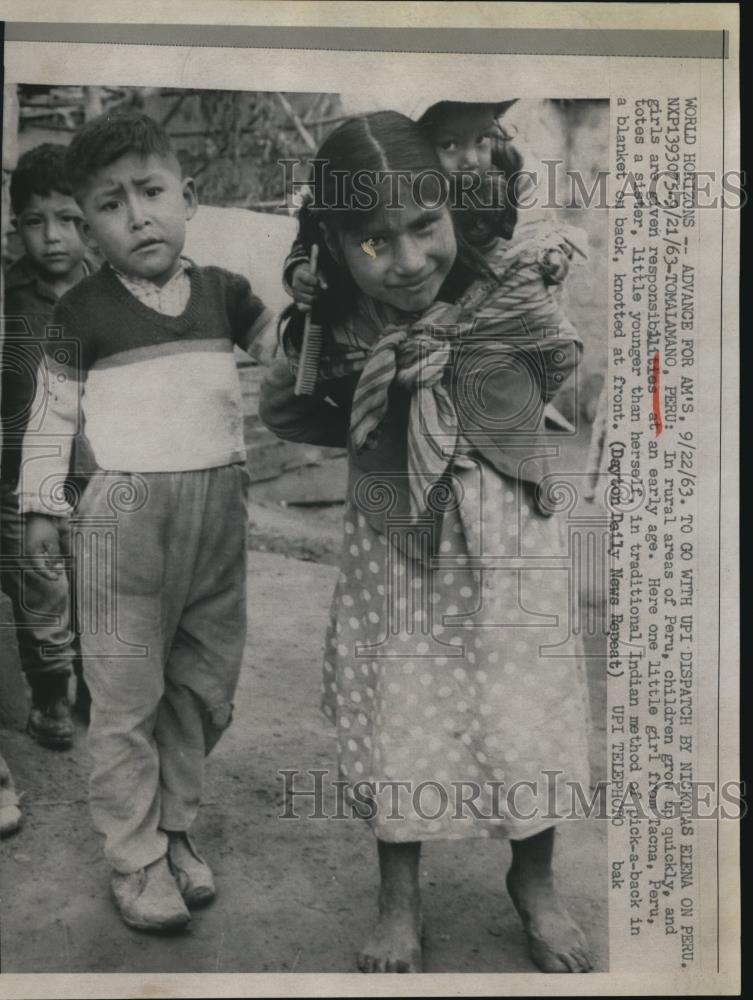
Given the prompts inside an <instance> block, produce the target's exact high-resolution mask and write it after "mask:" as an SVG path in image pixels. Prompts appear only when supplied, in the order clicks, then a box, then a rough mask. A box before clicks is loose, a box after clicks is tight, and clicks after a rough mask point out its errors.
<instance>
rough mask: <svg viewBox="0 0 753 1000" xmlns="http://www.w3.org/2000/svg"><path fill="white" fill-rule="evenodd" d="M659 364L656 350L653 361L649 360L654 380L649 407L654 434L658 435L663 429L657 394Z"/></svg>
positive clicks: (659, 400) (659, 360)
mask: <svg viewBox="0 0 753 1000" xmlns="http://www.w3.org/2000/svg"><path fill="white" fill-rule="evenodd" d="M660 364H661V359H660V357H659V352H658V351H657V352H656V354H655V355H654V358H653V361H652V362H651V375H652V376H653V380H654V388H653V390H652V392H651V407H652V409H653V412H654V426H655V427H656V436H657V437H659V435H660V434H661V432H662V431H663V430H664V424H663V423H662V419H661V397H660V395H659V391H660V386H659V366H660Z"/></svg>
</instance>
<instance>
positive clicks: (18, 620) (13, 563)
mask: <svg viewBox="0 0 753 1000" xmlns="http://www.w3.org/2000/svg"><path fill="white" fill-rule="evenodd" d="M0 505H1V506H0V533H1V534H0V567H2V569H1V572H0V582H1V583H2V589H3V590H4V591H5V593H6V594H7V595H8V597H10V599H11V603H12V605H13V618H14V621H15V626H16V638H17V640H18V652H19V656H20V658H21V666H22V667H23V670H24V673H25V674H26V679H27V680H28V682H29V685H30V687H31V689H32V692H33V693H34V696H35V700H37V698H40V699H42V700H43V699H44V695H45V691H46V688H47V687H50V682H54V684H55V687H54V688H53V687H51V690H56V689H57V688H59V686H60V683H61V682H62V681H64V680H65V678H67V677H69V676H70V673H71V667H72V665H73V663H74V660H75V658H76V655H77V640H76V635H75V633H74V632H73V630H72V628H71V613H70V607H71V602H70V597H71V592H70V591H71V588H70V577H69V574H68V573H67V572H66V573H61V574H60V575H59V576H58V577H57V579H55V580H46V579H45V578H44V577H43V576H41V575H40V574H39V573H36V572H34V571H33V570H32V569H31V567H30V564H29V565H26V564H25V563H26V560H25V559H24V517H23V515H22V514H21V513H19V509H18V495H17V494H16V492H15V489H14V488H12V487H10V486H8V485H5V486H3V487H2V488H0ZM58 527H59V538H60V551H61V553H62V555H63V557H64V558H65V557H67V556H68V554H69V553H68V546H69V538H70V534H69V532H70V528H69V523H68V518H59V521H58Z"/></svg>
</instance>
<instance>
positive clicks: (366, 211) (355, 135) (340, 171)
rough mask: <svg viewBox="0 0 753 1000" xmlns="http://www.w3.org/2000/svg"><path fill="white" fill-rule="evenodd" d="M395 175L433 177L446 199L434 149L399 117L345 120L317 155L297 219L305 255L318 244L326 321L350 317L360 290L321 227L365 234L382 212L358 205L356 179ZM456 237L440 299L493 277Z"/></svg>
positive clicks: (374, 203)
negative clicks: (308, 200) (333, 252)
mask: <svg viewBox="0 0 753 1000" xmlns="http://www.w3.org/2000/svg"><path fill="white" fill-rule="evenodd" d="M393 171H395V172H398V171H399V172H405V173H408V174H409V175H410V177H411V179H412V181H413V183H416V181H417V180H419V179H420V178H421V176H422V175H425V174H431V175H432V178H433V179H435V180H436V182H437V183H439V185H440V187H442V188H443V189H444V191H443V193H444V195H445V196H446V195H447V187H446V180H445V178H444V175H443V174H442V171H441V166H440V164H439V160H438V159H437V155H436V153H435V151H434V148H433V146H432V145H431V144H430V143H429V142H428V141H427V139H426V136H425V135H424V134H423V132H422V131H421V129H419V128H418V127H417V126H416V123H415V122H414V121H412V120H411V119H410V118H408V117H406V116H405V115H402V114H399V113H398V112H397V111H377V112H374V113H372V114H368V115H361V116H359V117H355V118H349V119H347V120H346V121H345V122H343V123H342V124H341V125H340V126H338V127H337V128H336V129H335V130H334V131H333V132H331V133H330V135H329V136H328V137H327V138H326V139H325V140H324V142H323V143H322V145H321V147H320V148H319V150H318V152H317V155H316V158H315V161H314V169H313V173H312V188H313V190H312V196H313V197H312V201H311V203H310V204H304V206H303V207H302V208H301V210H300V212H299V215H298V242H299V243H300V244H301V245H302V248H303V249H304V250H305V252H306V253H310V251H311V247H312V246H313V245H314V243H316V244H318V246H319V270H320V271H321V272H322V274H323V275H324V277H325V278H326V280H327V285H328V291H326V292H323V293H322V296H321V300H320V301H321V310H322V314H323V315H324V316H326V317H327V319H328V320H333V319H335V320H336V319H337V318H339V317H342V316H344V315H347V313H348V312H349V311H350V309H351V307H352V304H353V299H354V296H355V294H356V292H357V288H356V285H355V282H354V281H353V279H352V278H351V276H350V273H349V272H347V271H346V269H345V268H343V267H342V265H340V264H339V263H338V262H337V261H336V260H335V259H334V258H333V257H332V255H331V253H330V252H329V249H328V248H327V245H326V242H325V240H324V230H323V226H326V227H327V228H328V229H329V230H330V231H334V232H351V233H352V232H358V231H359V230H363V231H365V229H366V225H367V222H368V220H369V219H370V218H373V216H374V215H375V214H377V213H378V212H379V211H381V208H382V206H381V205H380V204H379V199H372V201H371V203H370V204H365V203H364V200H363V197H362V196H363V192H362V190H361V198H360V199H359V187H358V181H357V179H356V178H358V176H359V175H360V176H363V175H364V174H366V173H373V174H374V175H376V176H379V175H384V173H385V172H393ZM441 194H442V192H440V195H441ZM349 205H350V206H353V207H347V206H349ZM359 205H360V207H359ZM335 206H346V207H335ZM456 236H457V242H458V254H457V258H456V261H455V264H454V265H453V268H452V269H451V271H450V274H449V275H448V277H447V279H446V280H445V284H444V286H443V288H442V290H441V291H440V295H441V297H442V298H445V297H447V296H452V297H455V296H456V295H457V294H459V293H460V291H461V290H462V289H463V288H465V287H466V286H467V285H468V284H469V283H470V281H472V280H473V279H474V278H475V277H478V276H480V275H485V276H486V275H488V274H489V270H488V267H487V266H486V264H485V262H484V260H483V258H482V257H481V255H480V254H479V253H477V252H476V251H475V250H474V249H473V248H472V247H471V246H469V244H468V243H467V241H465V240H464V238H463V236H462V233H461V232H459V231H458V229H457V227H456Z"/></svg>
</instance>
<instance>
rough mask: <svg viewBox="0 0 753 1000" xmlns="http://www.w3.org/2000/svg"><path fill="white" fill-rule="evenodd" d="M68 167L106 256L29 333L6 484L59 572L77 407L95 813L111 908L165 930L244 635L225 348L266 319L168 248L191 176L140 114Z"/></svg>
mask: <svg viewBox="0 0 753 1000" xmlns="http://www.w3.org/2000/svg"><path fill="white" fill-rule="evenodd" d="M66 171H67V176H68V179H69V181H70V184H71V188H72V190H73V193H74V196H75V197H76V200H77V201H78V203H79V205H80V206H81V209H82V211H83V215H84V223H83V232H84V236H85V238H86V239H87V241H88V242H89V243H90V245H91V246H92V247H94V246H96V247H97V248H98V249H99V251H100V252H101V254H102V255H103V257H104V258H105V264H104V266H103V267H102V269H101V270H100V271H99V272H98V273H97V274H95V275H92V276H91V277H89V278H86V279H85V280H84V281H82V282H81V283H80V284H79V285H78V286H77V287H76V288H74V289H72V290H71V291H70V292H69V293H67V294H66V295H65V296H63V298H62V299H61V300H60V303H59V304H58V306H57V308H56V310H55V319H54V321H55V325H56V326H58V327H60V328H62V334H63V339H62V340H58V341H57V342H56V340H55V339H53V338H50V339H49V340H48V343H47V345H46V348H47V350H46V365H45V369H46V370H44V371H43V372H41V373H40V385H42V386H46V394H47V398H46V411H45V417H44V421H43V425H42V428H41V430H40V431H38V432H37V433H34V434H31V433H29V434H27V437H26V440H25V443H24V455H23V468H22V480H21V484H20V486H19V493H20V497H21V507H22V510H23V511H24V512H25V514H26V542H27V552H28V553H29V554H30V556H31V557H32V558H33V559H34V560H35V563H36V568H37V569H38V571H39V572H42V573H56V572H60V571H61V569H62V567H61V562H62V560H61V557H60V552H59V545H58V532H57V530H56V520H57V519H58V518H59V517H60V516H64V515H65V514H66V513H67V512H68V508H67V505H66V502H65V499H64V498H63V497H62V495H61V494H60V492H59V490H58V489H57V486H58V484H59V482H60V481H61V480H62V479H63V478H64V476H65V473H66V472H67V463H68V452H69V448H70V442H71V440H72V438H73V436H74V435H75V432H76V427H77V423H78V414H79V403H81V408H82V410H83V414H84V416H85V421H86V428H87V435H88V438H89V441H90V443H91V446H92V449H93V452H94V457H95V459H96V462H97V465H98V466H99V469H100V471H99V472H97V473H96V474H95V475H94V476H93V478H92V479H91V481H90V483H89V485H88V486H87V489H86V491H85V493H84V495H83V497H82V498H81V500H80V503H79V507H78V511H77V516H76V518H75V523H76V525H77V528H76V530H77V531H78V535H79V545H78V551H79V552H84V553H85V554H87V558H86V560H84V559H81V565H80V566H79V569H80V572H81V577H80V580H81V584H80V586H81V587H82V589H83V591H84V597H83V600H82V622H81V633H82V634H81V647H82V657H83V662H84V673H85V677H86V680H87V682H88V684H89V687H90V689H91V696H92V710H91V724H90V732H89V749H90V752H91V754H92V757H93V770H92V775H91V783H90V805H91V811H92V817H93V820H94V824H95V826H96V827H97V828H98V830H99V831H100V832H101V833H103V834H104V836H105V855H106V857H107V859H108V861H109V862H110V864H111V865H112V868H113V876H112V889H113V893H114V896H115V900H116V903H117V905H118V907H119V910H120V913H121V916H122V917H123V919H124V921H125V922H126V923H127V924H129V925H130V926H132V927H135V928H138V929H141V930H164V929H172V928H180V927H185V926H186V925H187V924H188V922H189V920H190V915H189V911H188V907H190V906H194V905H198V904H201V903H205V902H208V901H209V900H211V899H212V898H213V897H214V894H215V885H214V879H213V876H212V872H211V869H210V868H209V865H208V864H207V863H206V861H204V859H203V858H202V857H201V855H200V854H199V852H198V851H197V849H196V847H195V845H194V843H193V841H192V840H191V839H190V838H189V835H188V831H189V829H190V827H191V824H192V822H193V820H194V819H195V817H196V815H197V812H198V808H199V803H200V799H201V791H202V779H203V771H204V759H205V755H206V754H207V753H208V752H209V751H210V750H211V748H212V747H213V746H214V744H215V743H216V742H217V740H218V739H219V738H220V735H221V733H222V731H223V729H225V728H226V726H227V725H228V724H229V722H230V717H231V712H232V701H233V695H234V691H235V687H236V682H237V679H238V674H239V670H240V665H241V658H242V653H243V646H244V641H245V632H246V597H245V588H246V494H247V483H248V477H247V472H246V468H245V448H244V441H243V415H242V405H241V393H240V386H239V381H238V375H237V371H236V365H235V359H234V356H233V349H234V345H238V346H240V347H241V348H243V349H245V350H247V351H248V352H249V353H251V354H252V355H255V356H257V355H258V345H259V343H260V342H261V340H260V334H261V333H262V331H263V330H264V329H265V328H266V327H267V325H268V323H269V322H270V321H271V319H272V315H271V313H270V312H269V310H268V309H266V307H265V306H264V304H263V303H262V302H261V300H260V299H259V298H257V297H256V296H255V295H254V294H253V293H252V291H251V287H250V285H249V283H248V282H247V281H246V279H245V278H242V277H240V276H238V275H235V274H231V273H229V272H227V271H224V270H222V269H220V268H216V267H197V266H195V265H194V264H193V263H192V262H191V261H189V260H187V259H185V258H184V257H182V256H181V254H182V250H183V245H184V241H185V233H186V223H187V221H188V220H190V219H191V218H192V216H193V215H194V213H195V211H196V208H197V198H196V190H195V186H194V182H193V180H191V179H190V178H184V177H182V176H181V170H180V166H179V164H178V161H177V159H176V157H175V155H174V153H173V151H172V149H171V146H170V141H169V139H168V137H167V135H166V134H165V133H164V131H163V130H162V128H161V127H160V126H159V125H157V123H156V122H154V121H153V120H152V119H150V118H149V117H147V116H146V115H143V114H138V113H126V114H121V115H103V116H102V117H100V118H98V119H95V120H94V121H92V122H89V123H88V124H86V125H85V126H84V127H83V128H82V129H81V130H80V131H79V132H78V133H77V135H76V136H75V137H74V139H73V141H72V143H71V145H70V147H69V149H68V153H67V156H66ZM108 532H109V535H108ZM74 549H75V546H74ZM98 559H99V563H98V564H97V571H96V572H93V571H91V567H92V566H94V564H95V563H96V562H97V560H98Z"/></svg>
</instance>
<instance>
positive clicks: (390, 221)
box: [335, 192, 457, 312]
mask: <svg viewBox="0 0 753 1000" xmlns="http://www.w3.org/2000/svg"><path fill="white" fill-rule="evenodd" d="M401 201H402V205H403V207H401V208H392V209H386V210H385V211H383V212H381V213H380V214H379V215H378V216H376V217H375V218H374V220H373V222H371V223H370V224H369V225H368V226H367V227H366V230H365V231H364V232H361V233H359V234H353V233H343V234H341V235H340V236H339V239H338V244H339V245H338V246H337V247H335V251H336V256H339V257H340V259H342V260H343V262H344V264H345V265H346V266H347V268H348V270H349V271H350V273H351V276H352V277H353V280H354V281H355V283H356V284H357V285H358V287H359V288H360V289H361V291H362V292H363V293H364V294H365V295H368V296H369V297H370V298H372V299H375V300H376V301H377V302H384V303H387V304H388V305H391V306H394V307H395V308H396V309H400V310H402V311H404V312H422V311H423V310H424V309H427V308H428V307H429V306H430V305H431V304H432V302H434V300H435V299H436V297H437V295H438V294H439V289H440V288H441V287H442V284H443V282H444V280H445V278H446V277H447V275H448V274H449V271H450V268H451V267H452V265H453V263H454V261H455V256H456V254H457V242H456V240H455V231H454V229H453V226H452V219H451V218H450V213H449V211H448V210H447V208H445V207H442V208H439V209H435V210H429V209H426V208H422V207H420V206H419V205H417V204H416V202H415V201H414V200H413V198H412V197H410V196H409V195H408V194H407V192H406V193H405V195H404V196H403V197H402V199H401ZM364 247H367V248H368V249H365V248H364ZM338 251H339V252H338Z"/></svg>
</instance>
